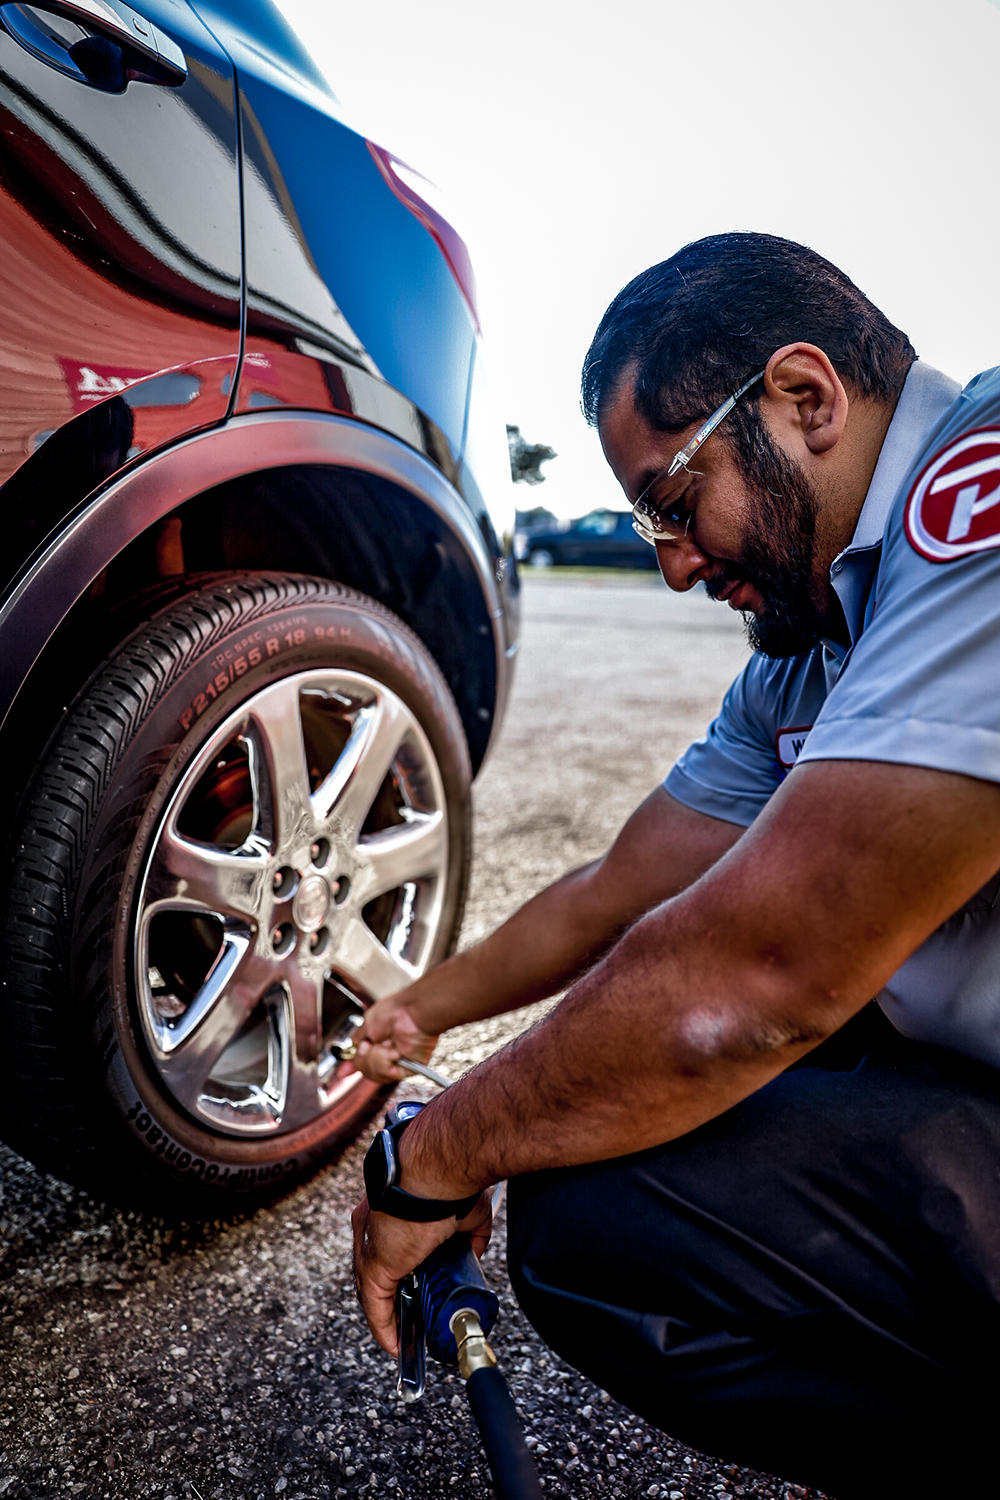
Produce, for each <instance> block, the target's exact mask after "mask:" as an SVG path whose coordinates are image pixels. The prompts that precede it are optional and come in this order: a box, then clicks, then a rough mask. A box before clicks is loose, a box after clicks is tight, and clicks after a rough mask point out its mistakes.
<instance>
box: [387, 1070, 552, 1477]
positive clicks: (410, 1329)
mask: <svg viewBox="0 0 1000 1500" xmlns="http://www.w3.org/2000/svg"><path fill="white" fill-rule="evenodd" d="M400 1066H401V1067H406V1066H407V1064H406V1062H405V1061H404V1062H401V1063H400ZM423 1107H424V1106H423V1104H420V1103H417V1102H416V1101H412V1100H404V1101H401V1102H400V1103H399V1104H396V1105H394V1106H393V1107H392V1109H390V1110H389V1112H388V1114H387V1115H386V1117H385V1129H384V1130H383V1131H381V1132H380V1134H379V1135H378V1136H376V1137H375V1140H374V1142H373V1143H372V1147H371V1149H370V1151H369V1157H372V1159H373V1161H376V1160H377V1162H378V1172H379V1174H380V1178H381V1174H382V1172H383V1166H382V1154H383V1153H385V1154H387V1155H388V1157H389V1158H391V1162H392V1166H394V1164H395V1150H394V1145H395V1141H396V1139H398V1137H399V1136H400V1135H401V1134H402V1132H403V1130H404V1129H405V1128H406V1125H407V1124H408V1123H409V1121H410V1120H412V1119H413V1117H414V1116H415V1115H417V1114H419V1113H420V1111H421V1110H422V1109H423ZM373 1153H374V1156H373ZM365 1168H366V1179H367V1176H368V1173H369V1170H370V1169H369V1165H368V1160H367V1159H366V1162H365ZM391 1170H392V1169H391V1168H390V1172H391ZM391 1180H392V1179H391V1176H390V1181H391ZM397 1191H398V1190H397ZM501 1191H502V1189H501ZM475 1196H476V1197H478V1194H477V1195H475ZM418 1201H419V1200H418ZM474 1201H475V1198H473V1200H471V1201H470V1202H468V1203H467V1204H465V1205H458V1207H457V1208H454V1207H453V1208H452V1210H451V1211H453V1212H457V1211H459V1209H460V1210H461V1211H462V1212H468V1210H469V1208H471V1207H472V1204H473V1202H474ZM494 1202H496V1200H494ZM432 1206H433V1207H434V1208H435V1209H437V1208H438V1207H440V1205H432ZM444 1208H445V1211H447V1210H448V1205H444ZM407 1216H408V1217H409V1215H407ZM431 1217H444V1214H443V1213H440V1214H439V1213H437V1212H435V1213H434V1214H433V1215H431ZM499 1308H500V1303H499V1299H498V1298H497V1296H496V1294H495V1293H494V1292H491V1291H490V1289H489V1287H488V1286H487V1285H486V1282H485V1281H484V1279H483V1273H482V1270H481V1269H480V1265H479V1261H478V1260H477V1259H476V1256H475V1254H474V1252H473V1249H472V1242H471V1240H470V1238H469V1236H468V1235H467V1234H455V1235H452V1237H451V1239H450V1240H446V1241H445V1242H444V1244H443V1245H439V1246H438V1248H437V1249H436V1250H435V1251H434V1252H433V1253H432V1254H431V1255H429V1256H428V1257H427V1259H426V1260H425V1261H424V1262H423V1263H422V1264H421V1265H419V1266H418V1267H417V1269H416V1270H415V1271H413V1272H412V1273H411V1274H410V1275H409V1276H407V1277H406V1279H405V1280H404V1281H403V1282H402V1283H401V1285H400V1288H399V1291H398V1293H397V1298H396V1314H397V1321H398V1327H399V1375H398V1381H397V1386H396V1389H397V1390H398V1392H399V1394H400V1396H401V1397H402V1398H403V1400H404V1401H416V1400H417V1399H418V1398H419V1397H420V1396H422V1395H423V1392H424V1378H425V1365H426V1354H427V1353H429V1354H430V1355H431V1356H432V1357H433V1358H434V1359H436V1360H438V1361H439V1363H441V1364H443V1365H450V1366H452V1367H454V1366H455V1365H457V1366H458V1370H459V1373H460V1374H461V1376H462V1378H463V1380H464V1381H465V1389H466V1394H467V1395H468V1398H469V1405H470V1407H471V1408H472V1415H473V1417H474V1418H475V1421H476V1426H477V1427H478V1428H479V1435H480V1437H481V1438H482V1442H483V1448H484V1449H485V1452H486V1461H487V1463H488V1464H489V1467H490V1473H491V1474H492V1476H493V1486H494V1489H495V1491H496V1494H497V1497H498V1500H542V1490H541V1486H540V1485H539V1482H538V1475H537V1474H536V1472H535V1467H534V1464H533V1463H532V1461H531V1455H530V1454H529V1452H528V1448H527V1445H526V1443H525V1441H524V1433H523V1432H522V1431H521V1424H520V1422H519V1420H518V1416H517V1411H516V1409H515V1407H514V1402H513V1400H512V1399H511V1394H510V1391H509V1390H508V1389H507V1382H506V1381H505V1380H504V1378H503V1376H502V1374H501V1373H500V1369H499V1367H498V1365H497V1360H496V1355H495V1354H494V1353H493V1350H492V1349H491V1348H490V1346H489V1344H488V1343H487V1341H486V1338H487V1334H488V1333H489V1332H490V1330H491V1329H492V1327H493V1324H494V1323H495V1322H496V1317H497V1313H498V1311H499Z"/></svg>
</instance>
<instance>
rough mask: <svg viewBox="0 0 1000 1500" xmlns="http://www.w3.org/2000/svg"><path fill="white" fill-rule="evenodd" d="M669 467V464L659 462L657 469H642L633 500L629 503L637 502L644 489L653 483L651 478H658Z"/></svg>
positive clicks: (644, 491)
mask: <svg viewBox="0 0 1000 1500" xmlns="http://www.w3.org/2000/svg"><path fill="white" fill-rule="evenodd" d="M669 467H670V465H669V464H661V465H660V467H659V468H658V469H644V470H643V472H642V473H641V474H640V475H639V487H638V489H637V490H636V492H635V500H633V501H632V502H631V503H632V504H633V505H635V504H637V503H638V501H639V497H640V496H641V495H644V494H645V493H646V491H647V490H648V489H649V486H650V485H651V484H652V483H653V480H654V479H659V477H660V475H661V474H665V473H666V472H667V469H668V468H669Z"/></svg>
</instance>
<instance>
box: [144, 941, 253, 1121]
mask: <svg viewBox="0 0 1000 1500" xmlns="http://www.w3.org/2000/svg"><path fill="white" fill-rule="evenodd" d="M272 982H273V973H272V971H271V969H270V968H269V967H266V966H264V965H261V964H260V963H259V961H258V960H256V959H255V958H254V957H253V955H252V953H251V952H250V947H249V938H248V937H247V936H246V935H243V934H240V933H238V932H234V931H227V933H226V935H225V938H224V940H223V944H222V947H221V949H220V951H219V954H218V956H217V958H216V960H215V962H214V963H213V964H212V967H211V968H210V970H209V972H208V973H207V974H206V976H205V979H204V981H203V983H202V985H201V987H200V988H199V990H198V992H197V994H196V995H195V996H194V998H193V999H192V1001H191V1003H190V1005H189V1006H188V1007H187V1009H186V1010H185V1012H184V1014H183V1016H181V1017H180V1018H179V1020H178V1021H176V1022H174V1023H171V1024H169V1025H160V1026H159V1027H157V1035H156V1040H157V1043H158V1044H159V1046H160V1049H161V1056H160V1060H159V1061H160V1068H161V1070H162V1072H163V1076H164V1078H165V1079H166V1080H167V1082H168V1083H169V1084H170V1087H171V1089H172V1090H173V1091H174V1093H175V1094H176V1095H177V1097H178V1099H180V1100H181V1102H182V1103H183V1104H184V1105H186V1106H187V1108H189V1109H195V1108H196V1107H197V1105H198V1102H199V1099H200V1097H201V1095H202V1093H203V1091H204V1089H205V1086H206V1083H207V1081H208V1079H209V1078H210V1077H211V1074H212V1071H213V1069H214V1067H215V1064H216V1063H217V1062H218V1060H219V1058H220V1057H221V1056H222V1053H223V1052H224V1051H225V1049H226V1047H227V1046H228V1045H229V1044H230V1042H231V1041H232V1040H233V1038H234V1037H235V1036H236V1035H237V1033H238V1032H239V1030H240V1028H241V1027H242V1025H243V1023H244V1022H245V1020H246V1018H247V1016H248V1015H250V1013H251V1012H252V1011H253V1010H254V1009H255V1008H256V1007H257V1005H258V1004H259V1003H260V1001H261V999H262V997H263V995H264V993H265V992H266V990H267V988H268V987H269V985H270V984H271V983H272Z"/></svg>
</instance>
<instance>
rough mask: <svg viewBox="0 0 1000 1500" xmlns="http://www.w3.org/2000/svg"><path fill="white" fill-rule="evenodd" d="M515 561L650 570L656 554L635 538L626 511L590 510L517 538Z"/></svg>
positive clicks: (537, 565) (541, 565) (534, 564)
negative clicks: (577, 518) (563, 524)
mask: <svg viewBox="0 0 1000 1500" xmlns="http://www.w3.org/2000/svg"><path fill="white" fill-rule="evenodd" d="M517 552H518V557H519V558H520V560H521V561H522V562H525V563H527V564H528V566H529V567H534V568H554V567H559V566H566V567H577V568H644V569H648V568H653V569H655V568H656V566H657V563H656V552H655V549H654V548H652V547H651V546H650V545H649V543H648V542H644V541H643V540H642V538H641V537H640V536H638V535H637V534H636V532H635V530H634V529H633V526H632V512H631V511H628V510H593V511H591V512H590V513H589V514H588V515H585V516H581V517H580V518H579V520H576V521H570V522H568V523H567V524H566V525H565V526H563V527H558V526H557V527H546V528H542V529H537V530H535V529H533V530H530V531H525V532H522V533H519V534H518V546H517Z"/></svg>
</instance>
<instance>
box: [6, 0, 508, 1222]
mask: <svg viewBox="0 0 1000 1500" xmlns="http://www.w3.org/2000/svg"><path fill="white" fill-rule="evenodd" d="M0 81H2V88H0V124H2V133H0V237H2V244H3V259H2V265H0V311H2V317H0V391H2V398H0V423H2V436H0V484H2V494H3V521H4V548H3V568H2V578H0V641H2V647H3V649H2V652H0V756H2V759H3V764H4V766H5V767H6V778H7V788H8V792H7V796H6V797H5V799H4V803H3V808H2V812H0V818H2V819H3V827H2V837H3V839H4V846H5V848H6V850H7V861H6V878H5V882H4V895H3V903H4V904H3V923H2V927H3V938H2V941H0V948H2V951H0V980H2V986H0V1049H2V1055H3V1057H4V1065H5V1081H4V1088H3V1090H2V1091H0V1126H2V1131H3V1134H4V1137H5V1139H6V1140H7V1141H8V1142H10V1143H11V1144H12V1145H13V1146H14V1147H15V1148H16V1149H17V1150H18V1151H20V1152H22V1153H23V1154H24V1155H26V1156H28V1157H30V1158H31V1159H32V1160H33V1161H35V1162H37V1163H38V1164H39V1165H40V1166H42V1167H44V1168H46V1169H49V1170H51V1171H53V1172H55V1173H57V1174H59V1175H61V1176H64V1177H67V1178H70V1179H72V1180H74V1181H77V1182H81V1183H84V1184H86V1185H88V1186H89V1187H92V1188H94V1189H96V1190H97V1191H99V1192H102V1193H114V1194H118V1195H119V1196H122V1195H125V1196H128V1197H138V1196H140V1195H141V1196H143V1197H145V1198H146V1199H149V1198H150V1197H152V1198H153V1199H154V1200H155V1201H157V1202H164V1201H166V1199H167V1198H168V1197H174V1198H178V1199H179V1200H180V1201H181V1203H182V1204H184V1205H185V1206H189V1205H192V1204H194V1202H195V1201H196V1200H197V1199H198V1198H202V1199H203V1198H204V1197H205V1195H211V1196H212V1197H214V1198H215V1199H218V1198H219V1197H220V1196H221V1197H226V1196H234V1195H240V1196H242V1197H244V1198H246V1197H249V1198H253V1197H254V1196H259V1195H261V1194H265V1193H270V1192H272V1191H274V1189H275V1188H276V1187H281V1186H283V1185H286V1184H288V1183H291V1182H293V1181H294V1180H296V1179H297V1178H298V1177H300V1176H302V1175H304V1174H305V1173H307V1172H309V1171H311V1170H313V1169H314V1168H315V1167H316V1165H317V1164H318V1163H320V1162H322V1161H323V1160H325V1159H326V1158H327V1157H328V1156H329V1154H330V1152H331V1151H332V1150H333V1149H334V1148H335V1147H336V1146H337V1144H338V1143H339V1142H341V1141H343V1140H344V1139H345V1138H348V1137H350V1136H351V1135H352V1134H353V1133H355V1132H356V1131H357V1129H358V1128H359V1126H360V1124H361V1122H362V1121H363V1120H364V1119H365V1118H366V1117H367V1116H368V1115H369V1114H370V1112H371V1110H372V1108H373V1106H374V1104H375V1102H376V1100H377V1094H376V1092H375V1089H374V1086H373V1085H371V1084H369V1083H368V1082H367V1081H366V1080H365V1079H363V1078H362V1077H361V1076H360V1075H359V1074H357V1073H356V1072H354V1071H353V1070H352V1069H351V1067H350V1065H349V1063H347V1062H345V1061H344V1060H343V1058H342V1051H343V1049H344V1048H345V1046H346V1045H347V1043H349V1041H350V1038H351V1035H352V1033H353V1031H354V1030H355V1028H356V1025H357V1023H358V1020H359V1017H360V1016H361V1014H362V1013H363V1009H364V1007H365V1005H366V1004H368V1003H369V1002H370V1001H371V1000H372V999H373V998H375V997H377V996H380V995H383V994H386V993H388V992H391V991H393V990H395V989H397V988H399V987H400V986H401V985H403V984H405V983H406V982H407V981H408V980H410V979H411V978H412V977H414V976H415V975H417V974H419V973H420V972H421V971H422V970H423V969H425V968H426V967H427V966H428V965H429V964H431V963H433V962H435V961H436V960H438V959H440V958H441V957H442V956H444V955H445V954H446V953H447V952H448V950H449V948H450V947H451V945H452V943H453V941H454V939H455V935H456V932H457V928H458V923H459V920H460V917H461V912H462V904H463V899H464V893H465V885H466V875H467V869H468V860H469V786H470V780H471V777H472V776H473V775H474V774H475V772H476V770H477V769H478V768H479V766H480V765H481V764H482V762H483V759H484V756H485V755H486V752H487V749H488V746H489V744H490V740H491V737H492V736H493V735H494V734H495V732H496V729H497V726H498V724H499V722H500V718H501V715H502V710H503V705H504V701H505V698H506V694H507V690H508V685H509V681H510V673H511V662H512V657H513V653H514V650H515V647H516V641H517V613H518V611H517V577H516V569H515V567H514V566H513V561H512V556H511V543H512V527H513V503H512V499H511V495H512V490H511V486H510V476H509V468H508V458H507V449H506V442H505V433H504V428H503V426H502V424H501V423H500V421H499V419H498V414H497V413H495V412H492V411H490V410H489V408H488V407H487V405H486V404H485V401H484V397H483V393H482V377H481V353H480V332H479V322H478V317H477V313H476V302H475V288H474V283H473V279H472V272H471V267H470V264H469V259H468V254H467V251H466V248H465V246H464V244H463V243H462V241H461V240H460V239H459V237H458V236H457V234H456V233H455V231H454V229H453V228H452V227H451V225H450V224H449V223H448V221H447V220H445V219H444V218H442V217H441V216H440V213H439V212H438V211H437V209H436V208H435V207H434V206H433V204H432V203H431V202H430V199H429V195H428V193H427V184H426V183H424V182H423V180H422V179H421V178H420V177H419V176H418V175H417V174H416V173H415V172H413V171H412V170H411V169H410V168H408V167H407V166H405V165H404V164H403V163H402V162H400V161H399V160H398V158H397V157H395V156H394V155H393V154H391V153H390V152H389V151H387V150H385V149H383V148H382V147H381V146H380V145H378V144H376V143H374V142H371V141H368V140H366V139H365V138H364V137H363V136H361V135H359V134H358V133H356V132H355V131H354V130H353V129H352V128H351V126H350V124H349V123H348V122H347V121H345V120H344V119H343V117H342V114H341V110H340V107H339V105H338V102H337V100H336V98H335V97H334V95H333V94H332V93H331V92H330V90H329V88H328V86H327V84H326V83H325V82H324V80H323V78H322V77H321V76H320V74H319V73H318V72H317V70H316V68H315V67H314V66H313V64H312V62H311V61H310V59H309V57H308V56H307V55H306V54H305V53H304V51H303V49H302V48H301V46H300V44H299V43H298V41H297V40H296V38H295V37H294V36H293V34H292V33H291V32H290V31H289V29H288V27H287V26H286V24H285V23H284V21H283V20H282V19H281V17H280V15H279V13H278V12H277V11H276V10H275V8H274V7H273V6H272V5H271V4H269V3H267V0H192V3H190V4H188V3H184V0H141V6H140V8H139V9H133V8H130V7H129V6H128V5H125V4H121V3H119V0H44V3H42V4H39V5H17V4H8V5H3V6H0Z"/></svg>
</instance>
